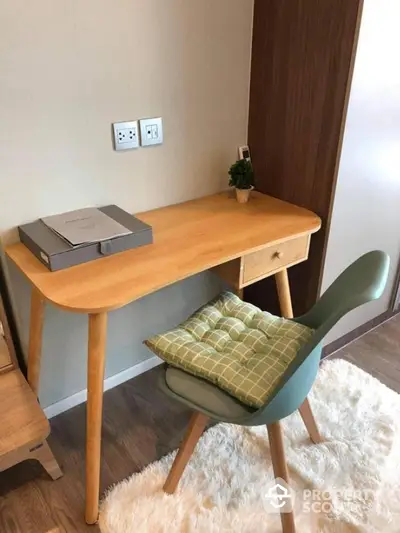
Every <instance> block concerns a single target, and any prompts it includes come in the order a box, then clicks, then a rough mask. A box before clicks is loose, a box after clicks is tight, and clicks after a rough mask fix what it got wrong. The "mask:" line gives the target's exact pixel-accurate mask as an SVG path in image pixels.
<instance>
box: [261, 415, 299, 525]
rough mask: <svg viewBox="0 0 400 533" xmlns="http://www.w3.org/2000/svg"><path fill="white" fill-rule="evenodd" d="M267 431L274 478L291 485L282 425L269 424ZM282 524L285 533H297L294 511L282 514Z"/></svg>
mask: <svg viewBox="0 0 400 533" xmlns="http://www.w3.org/2000/svg"><path fill="white" fill-rule="evenodd" d="M267 429H268V438H269V445H270V449H271V458H272V466H273V469H274V476H275V478H278V477H280V478H281V479H283V480H284V481H285V482H286V483H287V484H288V485H289V472H288V469H287V464H286V459H285V448H284V446H283V435H282V428H281V424H280V422H274V423H273V424H269V425H268V426H267ZM281 522H282V531H283V533H296V527H295V524H294V516H293V511H292V512H290V513H281Z"/></svg>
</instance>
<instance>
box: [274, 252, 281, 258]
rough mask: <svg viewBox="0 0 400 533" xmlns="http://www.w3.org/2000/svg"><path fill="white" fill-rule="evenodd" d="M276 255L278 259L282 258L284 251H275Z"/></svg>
mask: <svg viewBox="0 0 400 533" xmlns="http://www.w3.org/2000/svg"><path fill="white" fill-rule="evenodd" d="M275 257H276V258H277V259H282V257H283V252H275Z"/></svg>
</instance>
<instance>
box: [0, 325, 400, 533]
mask: <svg viewBox="0 0 400 533" xmlns="http://www.w3.org/2000/svg"><path fill="white" fill-rule="evenodd" d="M333 357H342V358H345V359H347V360H349V361H351V362H352V363H355V364H357V365H358V366H360V367H361V368H363V369H365V370H366V371H368V372H370V373H371V374H373V375H375V376H376V377H377V378H379V379H380V380H381V381H383V382H384V383H386V384H387V385H388V386H389V387H391V388H393V389H395V390H396V391H398V392H400V315H398V316H396V317H395V318H393V319H392V320H390V321H389V322H386V323H385V324H383V325H382V326H380V327H379V328H377V329H376V330H374V331H372V332H370V333H368V334H367V335H365V336H364V337H362V338H361V339H358V340H357V341H356V342H354V343H353V344H351V345H349V346H348V347H346V348H344V349H342V350H341V351H340V352H337V353H336V354H335V355H334V356H333ZM159 373H160V369H159V368H156V369H153V370H151V371H149V372H147V373H146V374H143V375H142V376H139V377H137V378H135V379H133V380H131V381H128V382H127V383H124V384H123V385H120V386H119V387H117V388H116V389H113V390H111V391H108V392H107V393H106V394H105V401H104V427H103V460H102V483H101V489H102V491H103V490H105V489H106V488H107V487H108V486H110V485H112V484H113V483H116V482H118V481H120V480H122V479H124V478H125V477H127V476H129V475H130V474H132V473H134V472H138V471H140V470H141V469H142V468H143V467H144V466H146V465H147V464H148V463H150V462H152V461H155V460H156V459H158V458H160V457H162V456H163V455H165V454H166V453H167V452H169V451H170V450H172V449H174V448H175V447H176V446H177V445H178V443H179V441H180V439H181V436H182V432H183V430H184V428H185V426H186V424H187V422H188V419H189V414H190V413H189V412H188V411H187V410H186V409H183V408H181V407H180V406H179V405H178V404H177V403H175V402H172V401H171V400H168V399H167V398H166V397H165V396H164V395H163V394H162V393H161V392H160V391H159V390H158V388H157V379H158V375H159ZM51 426H52V435H51V438H50V444H51V446H52V448H53V451H54V453H55V455H56V456H57V458H58V459H59V461H60V464H61V466H62V468H63V470H64V477H63V478H61V479H59V480H58V481H55V482H52V481H50V480H49V479H48V478H47V476H46V475H45V473H44V472H42V470H41V468H40V467H39V466H38V465H36V464H35V463H32V464H31V463H28V462H27V463H23V464H20V465H17V466H15V467H14V468H11V469H10V470H8V471H6V472H3V473H0V532H1V533H62V532H68V533H76V532H78V533H83V532H89V531H90V532H92V533H96V532H98V531H99V530H98V527H97V526H91V527H89V526H86V525H85V524H84V521H83V501H84V500H83V498H84V443H85V407H84V405H81V406H78V407H76V408H74V409H72V410H70V411H68V412H67V413H64V414H62V415H60V416H58V417H56V418H54V419H53V420H52V421H51Z"/></svg>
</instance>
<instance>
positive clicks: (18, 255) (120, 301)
mask: <svg viewBox="0 0 400 533" xmlns="http://www.w3.org/2000/svg"><path fill="white" fill-rule="evenodd" d="M220 194H221V195H224V194H225V193H219V194H217V195H211V196H210V197H204V198H199V199H197V200H190V201H189V202H183V204H176V205H174V206H168V207H167V208H159V209H155V210H152V211H147V212H144V213H138V215H137V216H138V217H139V218H140V216H141V215H142V216H143V217H145V215H148V214H150V213H155V212H160V211H162V210H164V209H168V208H169V207H171V208H176V207H177V206H180V205H185V204H186V205H196V203H197V202H199V201H203V200H207V199H211V200H212V199H213V198H215V197H218V196H219V195H220ZM255 194H257V195H258V196H259V197H260V198H262V197H266V198H270V199H271V201H273V202H279V204H282V205H283V206H285V205H286V206H291V207H292V208H294V209H296V211H297V212H303V213H304V214H307V215H308V216H309V220H308V224H307V226H308V227H306V228H305V227H304V224H303V227H302V228H301V230H300V231H298V232H296V231H295V230H294V231H293V233H290V234H289V235H288V233H287V232H286V234H285V235H284V236H282V237H281V238H279V237H278V238H273V239H269V240H267V241H266V242H264V243H262V244H258V243H257V245H256V246H251V247H249V248H245V249H244V250H243V249H242V250H239V251H237V253H236V251H234V250H229V249H228V250H227V254H226V255H224V253H223V252H222V253H221V255H220V257H219V258H217V259H213V260H206V261H205V262H204V263H203V264H199V265H191V268H190V269H189V268H188V269H187V271H183V272H181V273H176V272H175V275H174V277H171V278H170V279H167V277H164V279H162V280H160V282H159V283H157V282H156V283H155V284H154V285H152V286H151V287H144V288H143V289H142V290H140V289H139V290H138V291H137V293H136V294H129V295H127V296H126V295H123V294H115V295H113V298H110V297H109V296H108V301H107V302H104V303H103V302H102V301H101V299H98V300H97V301H96V302H93V304H94V305H93V306H92V305H90V304H91V302H82V304H84V305H80V304H81V302H79V301H78V302H77V301H74V302H73V303H69V302H66V301H64V300H63V299H61V298H57V295H54V294H49V292H50V291H49V288H48V287H46V286H43V285H44V284H43V285H42V283H41V282H40V279H39V278H40V277H41V274H42V273H43V274H44V275H45V276H46V275H50V276H51V275H52V273H51V272H49V271H48V270H47V269H46V267H45V266H44V265H42V263H41V262H40V261H39V260H38V259H37V258H35V256H34V255H33V254H32V253H31V252H30V251H29V250H28V248H26V247H25V245H23V244H22V243H21V242H19V243H15V244H12V245H9V246H6V247H5V253H6V256H7V258H8V259H9V260H10V261H11V262H12V263H13V264H14V265H15V266H16V267H17V268H18V270H19V271H20V272H21V273H22V274H23V275H24V276H25V277H26V278H27V279H28V281H29V282H30V283H31V285H32V286H33V287H34V288H35V289H36V291H37V292H38V293H39V294H40V295H41V296H42V298H43V299H44V300H46V301H48V302H50V303H52V304H53V305H55V306H56V307H58V308H60V309H64V310H66V311H68V312H73V313H83V314H96V313H102V312H108V311H113V310H116V309H119V308H121V307H124V306H125V305H128V304H129V303H131V302H133V301H136V300H138V299H140V298H142V297H144V296H148V295H149V294H152V293H153V292H156V291H158V290H160V289H162V288H164V287H168V286H169V285H172V284H174V283H176V282H178V281H182V280H184V279H187V278H188V277H190V276H193V275H196V274H199V273H201V272H205V271H206V270H210V269H212V268H214V267H216V266H218V265H221V264H224V263H227V262H229V261H232V260H235V259H238V258H240V257H245V256H247V255H249V254H251V253H254V252H258V251H260V250H263V249H264V248H267V247H269V246H274V245H277V244H280V243H282V242H285V241H289V240H291V239H296V238H298V237H302V236H304V235H311V234H313V233H315V232H317V231H318V230H319V229H320V227H321V219H320V218H319V217H318V215H316V214H315V213H313V212H312V211H309V210H307V209H305V208H302V207H299V206H295V205H292V204H289V203H288V202H283V201H282V200H278V199H276V198H273V197H268V196H266V195H262V194H261V193H255ZM144 219H145V218H144ZM149 246H152V245H149ZM233 251H234V252H235V253H232V252H233ZM229 252H231V253H229ZM125 253H129V251H128V252H121V253H120V254H115V256H118V255H123V254H125ZM26 254H29V258H28V259H27V255H26ZM108 259H109V258H108ZM31 260H32V261H31ZM103 260H106V258H105V259H98V260H96V261H94V262H93V263H98V262H100V261H103ZM88 264H90V263H87V264H85V265H77V266H76V267H71V268H70V269H66V270H67V271H72V270H73V269H75V268H76V269H79V268H81V267H85V266H87V265H88ZM26 265H27V266H26ZM35 278H36V279H35ZM47 279H48V278H47ZM114 296H115V299H114Z"/></svg>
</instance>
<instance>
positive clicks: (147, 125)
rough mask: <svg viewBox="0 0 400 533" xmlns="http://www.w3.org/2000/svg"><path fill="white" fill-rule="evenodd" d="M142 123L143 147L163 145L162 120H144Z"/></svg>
mask: <svg viewBox="0 0 400 533" xmlns="http://www.w3.org/2000/svg"><path fill="white" fill-rule="evenodd" d="M139 122H140V140H141V145H142V146H154V145H155V144H162V143H163V127H162V118H161V117H158V118H143V119H141V120H139Z"/></svg>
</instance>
